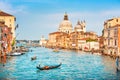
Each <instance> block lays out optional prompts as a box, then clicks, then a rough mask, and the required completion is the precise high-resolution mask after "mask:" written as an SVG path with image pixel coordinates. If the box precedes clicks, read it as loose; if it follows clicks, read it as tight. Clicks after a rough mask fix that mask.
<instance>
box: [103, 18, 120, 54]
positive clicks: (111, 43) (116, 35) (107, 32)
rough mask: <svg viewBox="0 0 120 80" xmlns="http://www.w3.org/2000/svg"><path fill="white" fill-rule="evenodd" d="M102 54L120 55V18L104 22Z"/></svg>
mask: <svg viewBox="0 0 120 80" xmlns="http://www.w3.org/2000/svg"><path fill="white" fill-rule="evenodd" d="M103 37H104V54H108V55H120V18H113V19H109V20H107V21H105V22H104V29H103Z"/></svg>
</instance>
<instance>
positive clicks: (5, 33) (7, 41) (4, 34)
mask: <svg viewBox="0 0 120 80" xmlns="http://www.w3.org/2000/svg"><path fill="white" fill-rule="evenodd" d="M15 20H16V18H15V17H14V16H13V15H11V14H8V13H6V12H3V11H1V10H0V59H1V57H2V56H4V57H6V54H7V53H10V52H11V51H12V49H13V46H12V44H13V39H14V38H15Z"/></svg>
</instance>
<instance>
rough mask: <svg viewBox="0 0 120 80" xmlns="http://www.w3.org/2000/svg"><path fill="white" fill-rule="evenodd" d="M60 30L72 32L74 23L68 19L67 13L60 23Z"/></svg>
mask: <svg viewBox="0 0 120 80" xmlns="http://www.w3.org/2000/svg"><path fill="white" fill-rule="evenodd" d="M59 31H60V32H66V33H70V32H72V23H71V22H70V21H69V20H68V15H67V14H66V13H65V15H64V20H63V21H62V22H61V23H60V25H59Z"/></svg>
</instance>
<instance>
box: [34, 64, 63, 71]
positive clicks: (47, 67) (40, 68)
mask: <svg viewBox="0 0 120 80" xmlns="http://www.w3.org/2000/svg"><path fill="white" fill-rule="evenodd" d="M61 65H62V63H60V64H59V65H56V66H44V67H40V66H37V67H36V68H37V69H39V70H49V69H54V68H58V67H60V66H61Z"/></svg>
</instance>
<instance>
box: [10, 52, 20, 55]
mask: <svg viewBox="0 0 120 80" xmlns="http://www.w3.org/2000/svg"><path fill="white" fill-rule="evenodd" d="M20 55H22V53H20V52H14V53H10V54H8V56H20Z"/></svg>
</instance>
